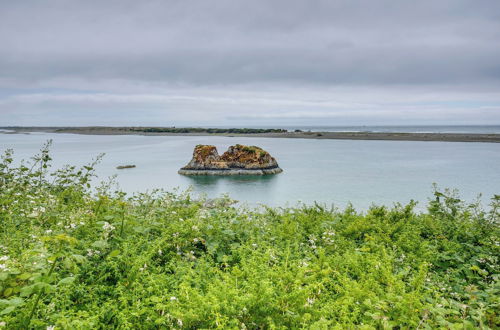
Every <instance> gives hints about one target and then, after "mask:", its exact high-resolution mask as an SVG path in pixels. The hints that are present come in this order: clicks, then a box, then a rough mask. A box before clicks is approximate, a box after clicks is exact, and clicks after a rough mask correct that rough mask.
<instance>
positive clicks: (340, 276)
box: [0, 146, 500, 329]
mask: <svg viewBox="0 0 500 330" xmlns="http://www.w3.org/2000/svg"><path fill="white" fill-rule="evenodd" d="M49 169H50V155H49V153H48V146H47V147H45V148H44V149H43V150H42V152H41V153H40V155H38V156H35V157H34V158H33V160H32V161H31V162H30V163H22V164H21V165H16V166H13V153H12V151H7V152H6V153H5V155H4V156H3V158H2V162H1V164H0V220H1V221H0V245H1V246H0V324H1V325H3V326H5V327H7V328H14V329H15V328H29V327H32V328H39V329H45V328H47V327H51V326H55V327H56V328H61V329H90V328H120V329H121V328H146V329H157V328H250V329H260V328H280V329H284V328H314V329H326V328H339V329H341V328H342V329H343V328H356V327H359V328H453V329H454V328H460V329H462V328H471V329H472V328H477V327H482V328H496V327H498V326H499V325H500V319H499V316H498V307H499V297H500V286H499V282H498V276H499V263H498V256H499V255H500V254H499V246H500V242H499V226H498V220H499V216H500V215H499V212H500V211H499V210H500V207H499V206H500V197H499V196H495V197H494V198H493V200H492V204H491V206H490V211H488V212H486V211H484V210H482V209H481V208H480V206H479V205H477V204H472V205H467V204H465V203H464V202H462V201H460V200H459V199H458V198H457V197H456V196H455V195H454V194H452V193H450V192H448V191H445V192H437V191H436V193H435V196H434V197H435V199H434V200H432V201H431V202H430V203H429V208H428V211H427V212H423V213H416V212H415V211H414V206H415V203H410V204H408V205H405V206H403V205H396V206H394V207H393V208H386V207H383V206H379V207H376V206H374V207H372V208H371V209H370V210H368V211H367V212H366V213H365V214H362V213H357V212H356V211H355V210H354V209H353V208H352V207H348V208H347V209H345V210H344V211H339V210H335V209H334V210H330V209H325V208H324V207H322V206H320V205H313V206H303V207H296V208H284V209H283V208H266V209H264V210H257V209H246V208H242V207H236V206H234V205H233V204H232V201H231V200H230V199H229V198H227V197H223V198H220V199H217V200H193V199H192V198H191V197H190V196H189V194H188V193H181V194H177V193H170V192H161V191H158V192H154V193H151V194H137V195H135V196H132V197H127V196H126V195H125V194H124V193H121V192H118V191H113V190H112V189H110V188H109V186H107V185H103V186H101V187H100V188H97V189H94V190H92V189H91V187H90V185H89V183H90V179H91V178H92V177H93V164H90V165H88V166H85V167H83V168H75V167H73V166H68V167H66V168H64V169H61V170H58V171H54V172H49Z"/></svg>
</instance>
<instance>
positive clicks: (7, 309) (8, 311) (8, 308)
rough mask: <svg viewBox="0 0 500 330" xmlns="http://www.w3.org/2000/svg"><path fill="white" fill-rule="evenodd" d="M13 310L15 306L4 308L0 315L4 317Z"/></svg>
mask: <svg viewBox="0 0 500 330" xmlns="http://www.w3.org/2000/svg"><path fill="white" fill-rule="evenodd" d="M14 309H16V306H9V307H7V308H5V309H4V310H3V311H1V312H0V315H6V314H9V313H11V312H12V311H13V310H14Z"/></svg>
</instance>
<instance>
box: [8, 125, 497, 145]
mask: <svg viewBox="0 0 500 330" xmlns="http://www.w3.org/2000/svg"><path fill="white" fill-rule="evenodd" d="M141 129H147V127H140V128H138V127H0V130H6V131H8V132H4V134H16V133H30V132H45V133H71V134H85V135H155V136H227V137H260V138H288V139H331V140H389V141H442V142H490V143H499V142H500V134H476V133H397V132H283V133H245V134H241V133H204V132H197V133H170V132H144V131H141ZM0 133H2V132H0Z"/></svg>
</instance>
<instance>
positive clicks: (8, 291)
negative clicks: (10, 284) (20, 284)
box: [3, 288, 13, 297]
mask: <svg viewBox="0 0 500 330" xmlns="http://www.w3.org/2000/svg"><path fill="white" fill-rule="evenodd" d="M12 291H13V290H12V288H7V289H5V291H4V292H3V295H4V296H5V297H8V296H10V295H11V294H12Z"/></svg>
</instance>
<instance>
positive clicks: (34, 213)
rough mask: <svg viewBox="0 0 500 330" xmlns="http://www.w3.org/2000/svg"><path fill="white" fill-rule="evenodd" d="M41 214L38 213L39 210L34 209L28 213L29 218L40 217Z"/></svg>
mask: <svg viewBox="0 0 500 330" xmlns="http://www.w3.org/2000/svg"><path fill="white" fill-rule="evenodd" d="M39 215H40V213H38V211H36V210H33V212H31V213H30V214H28V218H38V216H39Z"/></svg>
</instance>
